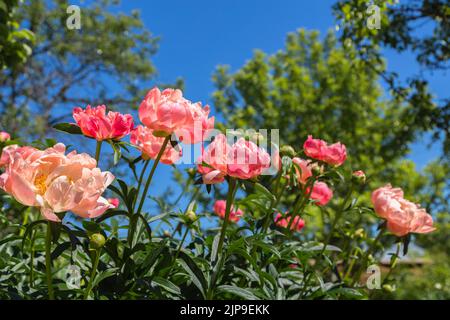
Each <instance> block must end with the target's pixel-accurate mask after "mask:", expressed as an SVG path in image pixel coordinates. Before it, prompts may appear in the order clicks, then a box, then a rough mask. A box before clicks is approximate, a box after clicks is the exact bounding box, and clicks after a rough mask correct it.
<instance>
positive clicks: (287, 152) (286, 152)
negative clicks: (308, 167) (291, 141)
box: [280, 145, 295, 158]
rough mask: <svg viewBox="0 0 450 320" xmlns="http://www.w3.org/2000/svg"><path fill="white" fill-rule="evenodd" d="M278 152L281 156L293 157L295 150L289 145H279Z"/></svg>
mask: <svg viewBox="0 0 450 320" xmlns="http://www.w3.org/2000/svg"><path fill="white" fill-rule="evenodd" d="M280 153H281V155H282V156H287V157H290V158H293V157H295V150H294V148H292V147H291V146H290V145H284V146H281V149H280Z"/></svg>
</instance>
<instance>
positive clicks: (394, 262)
mask: <svg viewBox="0 0 450 320" xmlns="http://www.w3.org/2000/svg"><path fill="white" fill-rule="evenodd" d="M400 247H401V243H400V242H398V243H397V250H396V251H395V257H394V259H392V261H391V263H390V264H389V271H388V273H387V275H386V277H384V279H383V282H382V283H381V286H383V285H384V284H385V283H386V281H387V280H389V277H390V276H391V274H392V271H393V270H394V268H395V266H396V264H397V260H398V255H399V253H400Z"/></svg>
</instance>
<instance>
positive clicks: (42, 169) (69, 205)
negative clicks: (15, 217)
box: [0, 143, 114, 221]
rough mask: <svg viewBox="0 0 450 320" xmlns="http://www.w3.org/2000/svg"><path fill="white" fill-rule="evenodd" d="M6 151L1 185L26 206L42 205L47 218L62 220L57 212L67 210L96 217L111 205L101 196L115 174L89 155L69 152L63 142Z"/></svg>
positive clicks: (44, 215) (79, 214) (84, 215)
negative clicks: (48, 145) (101, 167)
mask: <svg viewBox="0 0 450 320" xmlns="http://www.w3.org/2000/svg"><path fill="white" fill-rule="evenodd" d="M5 150H6V151H5ZM5 150H4V151H3V154H2V157H1V158H2V159H7V160H6V161H5V172H4V173H3V174H2V175H1V176H0V188H2V189H3V190H4V191H5V192H7V193H8V194H11V195H12V196H13V197H14V198H15V199H16V200H17V201H18V202H20V203H22V204H24V205H26V206H35V207H39V208H40V210H41V214H42V215H43V217H44V218H45V219H47V220H51V221H60V219H59V217H58V216H57V215H56V213H60V212H66V211H72V212H73V213H74V214H76V215H78V216H80V217H82V218H95V217H97V216H99V215H101V214H103V213H104V212H105V211H106V210H107V209H109V208H111V205H110V204H109V203H108V201H107V200H106V199H105V198H103V197H102V196H101V195H102V193H103V192H104V191H105V190H106V188H107V187H108V185H110V184H111V182H112V181H113V179H114V176H113V175H112V174H111V173H110V172H107V171H106V172H101V171H100V169H98V168H96V161H95V159H93V158H92V157H90V156H89V155H88V154H85V153H82V154H77V153H76V151H73V152H71V153H69V154H67V155H65V151H66V148H65V146H64V144H62V143H58V144H56V145H55V146H53V147H52V148H48V149H45V150H37V149H35V148H32V147H17V146H11V147H10V148H5ZM5 152H6V155H5Z"/></svg>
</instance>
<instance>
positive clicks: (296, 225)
mask: <svg viewBox="0 0 450 320" xmlns="http://www.w3.org/2000/svg"><path fill="white" fill-rule="evenodd" d="M290 221H291V217H290V216H288V215H287V214H286V215H285V216H284V217H283V215H282V214H281V213H278V214H277V215H276V216H275V224H276V225H277V226H278V227H280V228H287V227H288V226H289V222H290ZM304 226H305V221H304V220H303V219H301V218H300V217H299V216H296V217H294V221H293V222H292V224H291V230H296V231H300V230H302V229H303V227H304Z"/></svg>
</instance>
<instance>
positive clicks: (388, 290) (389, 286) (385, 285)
mask: <svg viewBox="0 0 450 320" xmlns="http://www.w3.org/2000/svg"><path fill="white" fill-rule="evenodd" d="M383 289H384V290H385V291H387V292H394V291H395V288H394V287H393V286H391V285H390V284H384V285H383Z"/></svg>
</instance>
